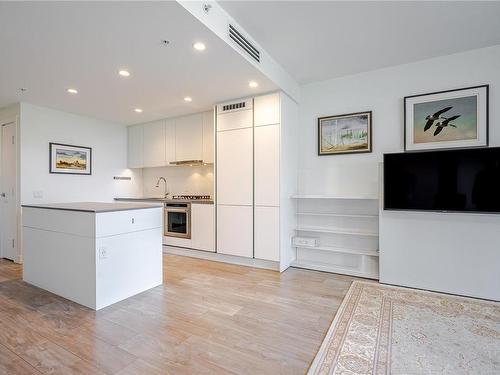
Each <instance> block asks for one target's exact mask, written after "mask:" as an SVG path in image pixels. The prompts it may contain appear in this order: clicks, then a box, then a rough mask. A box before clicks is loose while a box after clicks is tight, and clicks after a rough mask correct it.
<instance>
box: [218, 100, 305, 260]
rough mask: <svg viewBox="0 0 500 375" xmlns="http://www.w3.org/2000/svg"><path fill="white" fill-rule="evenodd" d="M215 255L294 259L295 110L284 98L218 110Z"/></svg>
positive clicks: (241, 102)
mask: <svg viewBox="0 0 500 375" xmlns="http://www.w3.org/2000/svg"><path fill="white" fill-rule="evenodd" d="M216 137H217V146H216V150H217V163H216V166H217V170H216V173H217V179H216V184H217V252H218V253H220V254H227V255H236V256H241V257H246V258H255V259H256V260H263V261H272V262H274V263H275V265H276V268H279V269H280V270H284V269H286V268H287V267H288V266H289V265H290V262H291V261H293V259H294V258H295V250H294V249H293V248H292V246H291V237H292V236H293V234H294V228H295V207H294V202H293V201H292V200H291V199H290V197H291V196H292V195H293V194H294V193H295V188H296V174H297V160H296V142H297V105H296V103H295V102H293V101H292V100H291V99H290V98H288V96H286V95H285V94H284V93H273V94H268V95H263V96H258V97H255V98H250V99H243V100H236V101H231V102H227V103H223V104H219V105H218V106H217V134H216Z"/></svg>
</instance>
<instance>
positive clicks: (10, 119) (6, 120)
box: [0, 114, 23, 263]
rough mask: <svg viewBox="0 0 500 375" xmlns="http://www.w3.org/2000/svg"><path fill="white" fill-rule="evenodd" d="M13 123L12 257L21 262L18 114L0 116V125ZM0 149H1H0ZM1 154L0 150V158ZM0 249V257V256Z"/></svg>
mask: <svg viewBox="0 0 500 375" xmlns="http://www.w3.org/2000/svg"><path fill="white" fill-rule="evenodd" d="M11 123H12V124H14V128H15V136H14V143H15V150H16V155H15V163H16V168H15V170H16V178H15V191H16V202H15V204H16V217H15V221H16V233H15V237H14V245H15V246H14V247H15V251H16V257H15V259H14V262H15V263H22V261H23V257H22V244H21V238H22V236H21V223H22V220H21V197H20V193H21V191H20V186H21V185H20V147H19V134H20V131H19V115H18V114H17V115H14V116H12V115H10V116H5V117H0V126H3V125H7V124H11ZM1 137H2V133H1V132H0V147H1V145H2V142H1V141H2V139H1ZM0 151H1V150H0ZM1 156H2V154H1V152H0V158H1ZM1 178H2V170H1V160H0V179H1ZM0 226H3V223H2V217H1V216H0ZM0 235H1V231H0ZM1 256H2V254H1V249H0V258H1Z"/></svg>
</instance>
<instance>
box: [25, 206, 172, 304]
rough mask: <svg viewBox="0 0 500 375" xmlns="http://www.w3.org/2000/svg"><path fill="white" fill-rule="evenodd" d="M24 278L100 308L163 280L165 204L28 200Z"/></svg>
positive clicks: (69, 297)
mask: <svg viewBox="0 0 500 375" xmlns="http://www.w3.org/2000/svg"><path fill="white" fill-rule="evenodd" d="M22 207H23V248H24V261H23V280H24V281H26V282H27V283H30V284H33V285H35V286H37V287H40V288H42V289H45V290H48V291H50V292H52V293H54V294H57V295H60V296H62V297H65V298H67V299H69V300H72V301H74V302H77V303H79V304H81V305H84V306H87V307H89V308H91V309H94V310H99V309H101V308H103V307H106V306H109V305H111V304H113V303H116V302H118V301H121V300H123V299H126V298H128V297H131V296H133V295H135V294H138V293H141V292H143V291H145V290H148V289H150V288H153V287H155V286H158V285H161V284H162V282H163V271H162V269H163V264H162V232H163V205H161V204H154V203H101V202H79V203H57V204H43V205H23V206H22Z"/></svg>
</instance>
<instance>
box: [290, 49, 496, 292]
mask: <svg viewBox="0 0 500 375" xmlns="http://www.w3.org/2000/svg"><path fill="white" fill-rule="evenodd" d="M482 84H489V85H490V98H489V103H490V110H489V124H490V146H499V145H500V124H499V121H500V109H499V108H500V107H499V98H500V94H499V89H498V88H499V87H500V45H498V46H494V47H490V48H484V49H478V50H473V51H468V52H465V53H459V54H455V55H450V56H445V57H440V58H434V59H430V60H425V61H421V62H416V63H412V64H406V65H400V66H396V67H391V68H386V69H381V70H377V71H372V72H367V73H362V74H357V75H353V76H348V77H343V78H339V79H334V80H329V81H325V82H318V83H313V84H309V85H306V86H304V87H303V90H302V100H301V107H300V111H301V113H300V131H299V139H300V142H302V145H301V147H300V150H299V191H300V192H301V193H330V194H350V195H355V194H363V195H377V194H378V163H379V162H381V161H382V155H383V154H384V153H387V152H397V151H403V123H404V122H403V98H404V96H408V95H414V94H421V93H428V92H433V91H440V90H447V89H453V88H461V87H468V86H476V85H482ZM368 110H371V111H373V152H372V153H371V154H358V155H355V154H353V155H333V156H321V157H319V156H317V118H318V117H321V116H327V115H336V114H343V113H351V112H360V111H368ZM380 215H381V217H380V280H381V281H382V282H385V283H390V284H398V285H405V286H411V287H416V288H423V289H430V290H436V291H442V292H448V293H454V294H462V295H469V296H475V297H481V298H489V299H496V300H500V272H498V270H499V269H500V252H499V251H498V244H499V243H500V232H499V231H498V228H500V215H486V216H485V215H474V214H445V213H423V212H416V213H410V212H391V211H381V212H380ZM495 228H496V229H495Z"/></svg>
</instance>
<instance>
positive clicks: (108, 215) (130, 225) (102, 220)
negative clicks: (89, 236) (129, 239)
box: [96, 207, 163, 237]
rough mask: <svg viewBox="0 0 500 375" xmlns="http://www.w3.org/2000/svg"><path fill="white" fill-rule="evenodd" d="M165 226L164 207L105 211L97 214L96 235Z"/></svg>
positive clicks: (102, 235)
mask: <svg viewBox="0 0 500 375" xmlns="http://www.w3.org/2000/svg"><path fill="white" fill-rule="evenodd" d="M153 228H163V207H157V208H148V209H144V210H130V211H114V212H103V213H98V214H97V215H96V237H106V236H114V235H117V234H122V233H129V232H137V231H140V230H147V229H153Z"/></svg>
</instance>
